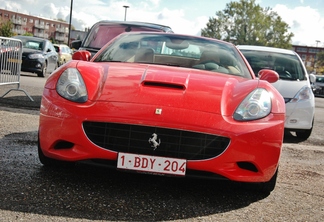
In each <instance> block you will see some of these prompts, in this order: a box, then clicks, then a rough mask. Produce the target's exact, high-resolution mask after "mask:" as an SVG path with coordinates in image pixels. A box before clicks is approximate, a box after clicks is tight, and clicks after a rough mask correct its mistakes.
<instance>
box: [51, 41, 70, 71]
mask: <svg viewBox="0 0 324 222" xmlns="http://www.w3.org/2000/svg"><path fill="white" fill-rule="evenodd" d="M54 48H55V51H56V52H57V54H58V56H59V66H61V65H63V64H64V63H66V62H68V61H70V60H71V59H72V50H71V49H70V47H69V46H67V45H65V44H54Z"/></svg>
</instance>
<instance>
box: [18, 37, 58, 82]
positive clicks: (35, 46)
mask: <svg viewBox="0 0 324 222" xmlns="http://www.w3.org/2000/svg"><path fill="white" fill-rule="evenodd" d="M13 38H16V39H19V40H21V41H22V63H21V71H26V72H33V73H36V74H37V76H39V77H45V76H46V74H47V73H51V72H53V71H54V70H55V69H56V68H57V67H58V54H57V52H56V51H55V48H54V46H53V44H52V43H51V42H50V41H49V40H47V39H42V38H37V37H32V36H14V37H13Z"/></svg>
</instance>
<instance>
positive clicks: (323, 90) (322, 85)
mask: <svg viewBox="0 0 324 222" xmlns="http://www.w3.org/2000/svg"><path fill="white" fill-rule="evenodd" d="M314 94H315V95H316V96H324V76H323V75H316V82H315V83H314Z"/></svg>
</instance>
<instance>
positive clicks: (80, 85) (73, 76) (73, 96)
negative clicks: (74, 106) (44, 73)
mask: <svg viewBox="0 0 324 222" xmlns="http://www.w3.org/2000/svg"><path fill="white" fill-rule="evenodd" d="M56 91H57V93H58V94H59V95H61V96H62V97H63V98H65V99H68V100H71V101H73V102H78V103H83V102H86V101H87V100H88V93H87V89H86V86H85V84H84V82H83V79H82V77H81V75H80V73H79V71H78V70H77V69H76V68H68V69H66V70H65V71H64V72H63V73H62V75H61V76H60V78H59V80H58V81H57V85H56Z"/></svg>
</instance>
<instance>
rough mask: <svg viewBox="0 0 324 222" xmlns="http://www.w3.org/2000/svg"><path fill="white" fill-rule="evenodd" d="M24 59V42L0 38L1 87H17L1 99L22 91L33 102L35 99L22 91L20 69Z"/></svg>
mask: <svg viewBox="0 0 324 222" xmlns="http://www.w3.org/2000/svg"><path fill="white" fill-rule="evenodd" d="M21 59H22V42H21V41H20V40H18V39H14V38H6V37H1V36H0V87H1V86H3V85H16V86H17V87H16V88H13V89H9V90H8V91H7V92H6V93H4V94H3V95H2V96H0V97H1V98H2V97H4V96H5V95H7V94H8V93H9V92H11V91H13V90H15V91H22V92H24V93H25V94H26V96H28V98H29V99H30V100H31V101H34V100H33V98H32V97H31V96H30V95H28V93H27V92H26V91H25V90H23V89H20V69H21V61H22V60H21Z"/></svg>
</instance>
